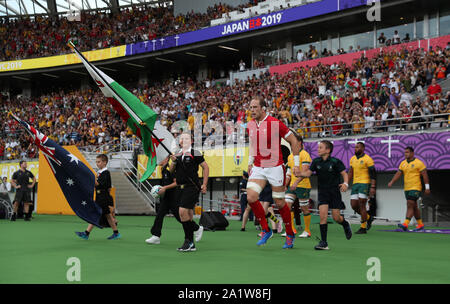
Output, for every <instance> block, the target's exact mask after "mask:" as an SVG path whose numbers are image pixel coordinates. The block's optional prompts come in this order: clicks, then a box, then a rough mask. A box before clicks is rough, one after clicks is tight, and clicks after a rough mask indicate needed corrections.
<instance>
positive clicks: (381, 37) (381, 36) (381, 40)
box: [378, 33, 386, 46]
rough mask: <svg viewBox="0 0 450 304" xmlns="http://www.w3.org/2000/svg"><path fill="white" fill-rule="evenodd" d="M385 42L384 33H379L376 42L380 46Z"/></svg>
mask: <svg viewBox="0 0 450 304" xmlns="http://www.w3.org/2000/svg"><path fill="white" fill-rule="evenodd" d="M385 43H386V36H384V33H381V34H380V37H378V44H379V45H380V46H384V45H385Z"/></svg>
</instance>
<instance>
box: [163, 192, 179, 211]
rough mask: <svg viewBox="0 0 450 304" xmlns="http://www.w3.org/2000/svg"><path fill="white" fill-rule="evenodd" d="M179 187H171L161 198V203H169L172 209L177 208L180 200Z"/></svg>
mask: <svg viewBox="0 0 450 304" xmlns="http://www.w3.org/2000/svg"><path fill="white" fill-rule="evenodd" d="M176 194H177V189H170V190H167V191H166V193H164V196H163V197H161V199H160V200H159V202H160V205H163V204H164V205H167V206H168V207H169V208H171V209H177V208H178V207H179V201H178V200H177V196H176Z"/></svg>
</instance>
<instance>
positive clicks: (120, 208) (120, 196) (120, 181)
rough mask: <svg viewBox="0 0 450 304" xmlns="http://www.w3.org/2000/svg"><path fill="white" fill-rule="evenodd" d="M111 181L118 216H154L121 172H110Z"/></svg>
mask: <svg viewBox="0 0 450 304" xmlns="http://www.w3.org/2000/svg"><path fill="white" fill-rule="evenodd" d="M111 180H112V184H113V187H114V188H115V189H116V213H117V214H120V215H124V214H133V215H142V214H152V215H154V214H156V213H155V209H154V208H153V207H152V206H151V205H150V203H149V202H148V201H147V200H146V198H145V197H144V196H143V195H142V193H140V192H139V191H138V190H137V189H136V187H135V186H134V185H133V183H132V182H131V181H130V180H129V179H128V178H127V177H126V176H125V174H124V172H122V171H111Z"/></svg>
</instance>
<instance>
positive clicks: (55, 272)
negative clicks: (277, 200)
mask: <svg viewBox="0 0 450 304" xmlns="http://www.w3.org/2000/svg"><path fill="white" fill-rule="evenodd" d="M117 219H118V221H119V229H120V232H121V234H122V238H121V239H119V240H113V241H109V240H107V239H106V238H107V237H108V236H110V235H111V233H112V231H111V229H106V228H105V229H103V230H100V229H94V230H93V231H92V233H91V235H90V239H89V240H88V241H86V240H83V239H80V238H79V237H77V236H76V235H75V234H74V231H84V229H85V228H86V226H87V225H86V224H85V222H83V221H82V220H80V219H79V218H78V217H75V216H64V215H35V216H34V219H33V220H32V221H31V222H25V221H23V220H22V219H18V220H17V221H16V222H10V221H6V220H0V246H1V250H0V283H72V282H68V281H67V278H66V273H67V271H68V270H69V268H70V266H72V264H70V265H69V266H67V265H66V263H67V260H68V259H69V258H70V257H77V258H78V259H79V260H80V263H81V268H80V270H81V282H80V283H137V284H139V283H163V284H171V283H176V284H183V283H193V284H196V283H213V284H223V283H230V284H239V283H251V284H254V283H269V284H272V283H275V282H276V283H280V284H281V283H288V284H292V283H294V284H306V283H370V284H373V283H374V282H369V281H368V280H367V272H368V270H369V269H370V267H372V266H373V265H372V264H371V265H367V260H368V259H369V258H370V257H377V258H378V259H379V260H380V266H381V268H380V273H381V281H380V282H381V283H450V263H449V259H448V257H449V252H450V240H449V235H439V234H419V233H394V232H381V231H377V230H378V229H395V228H396V227H392V226H373V227H372V229H371V230H370V231H369V232H368V234H367V235H355V234H353V238H352V239H351V240H346V239H345V236H344V232H343V229H342V227H341V226H340V225H338V224H329V225H328V244H329V247H330V250H329V251H316V250H314V249H313V248H314V246H315V245H316V244H317V243H318V241H317V239H316V238H315V236H319V235H320V232H319V225H318V224H317V218H315V219H314V221H313V222H315V223H314V224H312V229H311V230H312V234H313V236H312V237H311V238H309V239H300V238H296V239H295V246H294V249H291V250H283V249H282V248H281V247H282V245H283V243H284V238H283V237H281V235H279V234H278V235H276V234H275V235H274V236H273V238H272V239H270V240H269V241H268V243H267V244H266V245H265V246H262V247H257V246H256V242H257V240H258V238H257V233H258V231H256V230H255V228H254V226H253V223H252V222H249V223H248V224H247V231H245V232H241V231H240V225H241V223H240V222H239V221H230V226H229V227H228V228H227V230H226V231H216V232H212V231H205V232H204V234H203V239H202V240H201V241H200V242H199V243H197V244H196V245H197V251H196V252H184V253H183V252H178V251H177V250H176V248H178V247H180V246H181V244H182V242H183V239H184V233H183V231H182V228H181V225H180V224H179V223H178V222H176V220H175V219H174V218H172V217H166V219H165V221H164V226H163V235H162V238H161V244H160V245H148V244H146V243H145V242H144V240H145V239H147V238H148V237H149V236H150V233H149V228H150V226H151V225H152V224H153V221H154V217H153V216H118V217H117ZM197 221H198V220H197ZM352 229H353V232H355V231H356V230H357V229H358V225H352ZM300 232H301V231H299V232H298V233H297V235H298V234H299V233H300Z"/></svg>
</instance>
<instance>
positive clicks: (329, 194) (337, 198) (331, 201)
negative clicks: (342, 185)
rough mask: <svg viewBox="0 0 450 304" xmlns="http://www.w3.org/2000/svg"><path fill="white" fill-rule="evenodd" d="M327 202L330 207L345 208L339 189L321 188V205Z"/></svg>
mask: <svg viewBox="0 0 450 304" xmlns="http://www.w3.org/2000/svg"><path fill="white" fill-rule="evenodd" d="M325 204H326V205H328V208H329V209H340V210H344V209H345V204H344V202H343V201H342V195H341V191H339V189H332V190H330V189H327V190H319V206H320V205H325Z"/></svg>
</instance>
